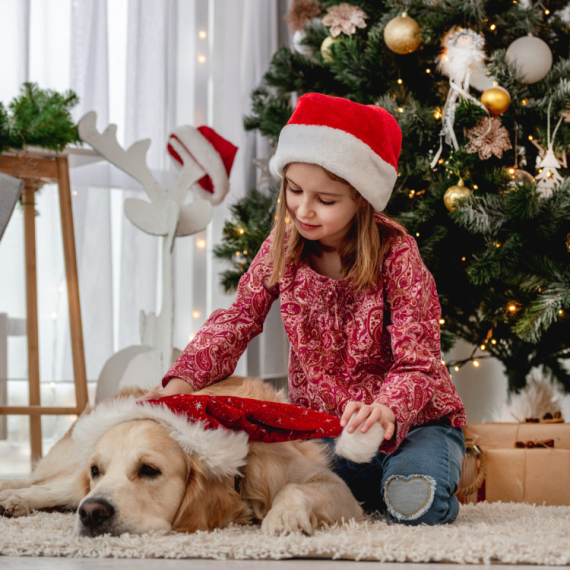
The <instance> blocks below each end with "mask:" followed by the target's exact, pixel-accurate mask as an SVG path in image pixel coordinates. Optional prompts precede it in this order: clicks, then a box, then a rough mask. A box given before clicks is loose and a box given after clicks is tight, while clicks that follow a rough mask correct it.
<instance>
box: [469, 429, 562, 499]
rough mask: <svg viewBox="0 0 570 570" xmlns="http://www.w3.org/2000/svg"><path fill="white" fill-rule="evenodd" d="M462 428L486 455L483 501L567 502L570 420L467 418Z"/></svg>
mask: <svg viewBox="0 0 570 570" xmlns="http://www.w3.org/2000/svg"><path fill="white" fill-rule="evenodd" d="M463 432H464V435H465V438H470V439H472V440H473V443H474V444H475V445H476V446H477V447H479V448H480V449H481V451H482V452H484V453H485V455H486V463H487V467H486V468H487V474H486V477H485V483H484V491H485V495H484V498H485V499H486V500H487V501H490V502H495V501H503V502H511V501H514V502H527V503H535V504H543V503H544V504H546V505H570V482H569V481H570V424H567V423H520V424H516V423H484V424H468V425H466V426H465V427H464V428H463ZM545 446H548V447H545ZM481 498H483V497H481V495H480V499H481Z"/></svg>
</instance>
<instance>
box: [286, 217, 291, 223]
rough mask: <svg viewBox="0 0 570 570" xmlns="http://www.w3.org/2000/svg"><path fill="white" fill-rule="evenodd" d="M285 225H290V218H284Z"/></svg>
mask: <svg viewBox="0 0 570 570" xmlns="http://www.w3.org/2000/svg"><path fill="white" fill-rule="evenodd" d="M285 223H286V224H290V223H291V218H290V217H289V216H287V217H286V218H285Z"/></svg>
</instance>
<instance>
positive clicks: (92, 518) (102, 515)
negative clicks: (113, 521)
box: [79, 499, 115, 528]
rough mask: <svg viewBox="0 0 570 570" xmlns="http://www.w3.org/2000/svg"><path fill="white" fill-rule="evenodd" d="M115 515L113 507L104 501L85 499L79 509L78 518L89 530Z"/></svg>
mask: <svg viewBox="0 0 570 570" xmlns="http://www.w3.org/2000/svg"><path fill="white" fill-rule="evenodd" d="M114 514H115V509H114V508H113V505H111V504H110V503H108V502H107V501H106V500H105V499H87V500H86V501H84V502H83V503H82V504H81V506H80V507H79V518H80V519H81V522H82V523H83V524H84V525H85V526H88V527H89V528H95V527H97V526H99V525H100V524H101V523H104V522H105V521H108V520H109V519H110V518H111V517H112V516H113V515H114Z"/></svg>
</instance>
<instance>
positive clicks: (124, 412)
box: [72, 398, 249, 478]
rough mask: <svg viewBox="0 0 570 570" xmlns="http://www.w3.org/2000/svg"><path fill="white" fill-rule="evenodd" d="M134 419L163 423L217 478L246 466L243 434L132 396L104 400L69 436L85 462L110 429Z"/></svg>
mask: <svg viewBox="0 0 570 570" xmlns="http://www.w3.org/2000/svg"><path fill="white" fill-rule="evenodd" d="M133 420H154V421H156V422H158V423H159V424H161V425H162V426H164V427H165V428H166V429H167V430H168V431H169V433H170V435H171V436H172V438H173V439H174V440H175V441H177V442H178V443H179V444H180V446H181V447H182V449H184V451H186V452H187V453H189V454H191V455H195V456H197V457H198V458H199V459H200V461H202V463H203V464H204V466H205V467H206V469H208V470H209V471H210V472H211V473H212V474H213V475H214V476H216V477H218V478H222V477H226V476H236V475H239V474H240V468H241V467H242V466H243V465H245V460H246V456H247V454H248V451H249V444H248V437H247V434H246V433H244V432H232V431H229V430H226V429H224V428H219V429H205V427H204V426H203V424H202V423H200V422H191V421H188V420H187V419H186V418H184V417H183V416H181V415H178V414H175V413H174V412H172V411H171V410H170V409H168V408H167V407H165V406H162V405H160V404H158V405H157V404H150V403H148V402H144V403H142V404H139V403H137V402H136V400H135V399H134V398H119V399H117V400H111V401H108V402H103V403H101V404H99V405H98V406H97V407H96V408H95V409H94V410H93V411H92V412H91V413H90V414H88V415H86V416H82V417H80V418H79V420H77V423H76V424H75V427H74V428H73V434H72V438H73V440H74V441H75V444H76V449H77V452H78V454H79V457H80V458H81V459H82V460H83V461H86V460H87V459H88V458H89V456H90V455H91V453H92V452H93V449H94V448H95V446H96V445H97V442H98V441H99V440H100V439H101V438H102V437H103V436H104V435H105V434H106V433H107V432H108V431H109V430H110V429H111V428H113V427H115V426H117V425H119V424H122V423H125V422H130V421H133Z"/></svg>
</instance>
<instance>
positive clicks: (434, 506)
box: [383, 474, 459, 525]
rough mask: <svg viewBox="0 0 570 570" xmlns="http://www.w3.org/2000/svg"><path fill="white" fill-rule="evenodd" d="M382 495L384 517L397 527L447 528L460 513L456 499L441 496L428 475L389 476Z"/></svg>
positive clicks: (434, 481)
mask: <svg viewBox="0 0 570 570" xmlns="http://www.w3.org/2000/svg"><path fill="white" fill-rule="evenodd" d="M438 491H439V492H438ZM383 495H384V502H385V503H386V508H387V514H388V516H389V518H390V519H391V520H392V522H396V523H402V524H406V525H420V524H427V525H437V524H446V523H451V522H453V521H454V520H455V519H456V517H457V514H458V513H459V501H458V500H457V497H455V496H454V495H451V496H442V493H441V489H438V486H437V482H436V480H435V479H434V478H433V477H431V476H430V475H419V474H418V475H407V476H403V475H392V476H391V477H388V479H386V481H385V483H384V488H383Z"/></svg>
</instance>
